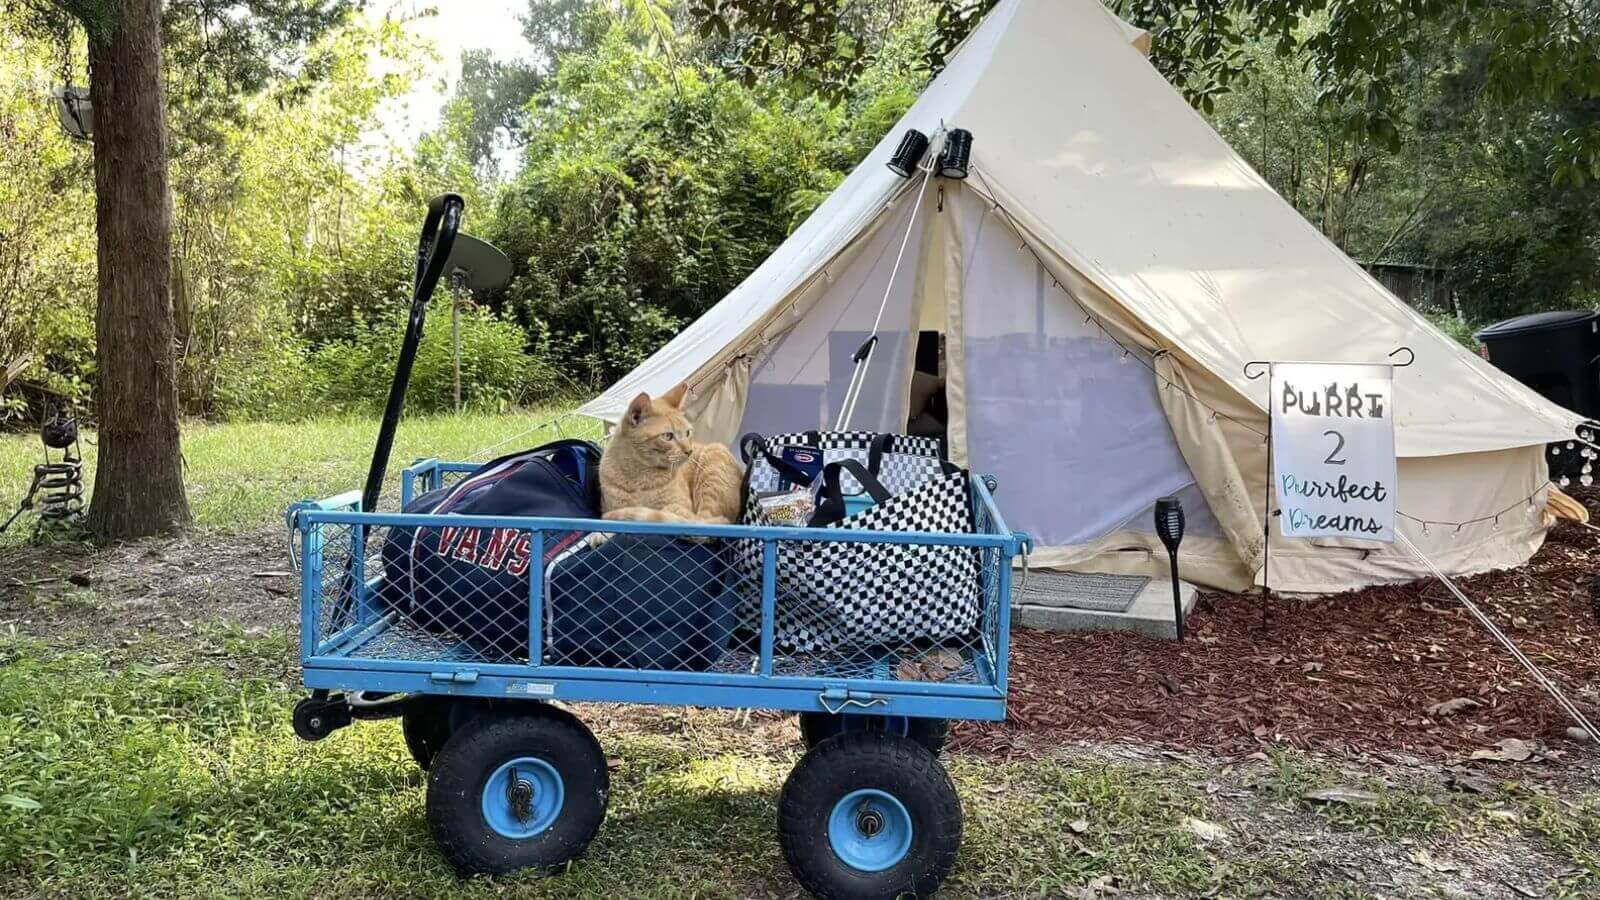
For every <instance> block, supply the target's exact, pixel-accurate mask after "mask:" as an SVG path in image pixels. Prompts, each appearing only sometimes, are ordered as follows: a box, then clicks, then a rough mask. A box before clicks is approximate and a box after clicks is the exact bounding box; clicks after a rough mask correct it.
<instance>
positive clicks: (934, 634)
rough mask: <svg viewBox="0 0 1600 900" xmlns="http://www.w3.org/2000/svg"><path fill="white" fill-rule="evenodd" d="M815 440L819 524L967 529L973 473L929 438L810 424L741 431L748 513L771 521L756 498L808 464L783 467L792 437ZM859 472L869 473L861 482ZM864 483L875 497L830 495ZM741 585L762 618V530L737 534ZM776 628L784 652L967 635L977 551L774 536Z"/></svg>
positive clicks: (975, 604) (746, 607)
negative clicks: (788, 429)
mask: <svg viewBox="0 0 1600 900" xmlns="http://www.w3.org/2000/svg"><path fill="white" fill-rule="evenodd" d="M795 446H799V447H807V448H812V449H816V450H818V451H820V452H821V454H822V456H823V463H824V469H823V473H824V474H823V475H822V476H821V478H819V479H816V480H815V481H816V482H820V483H815V484H813V485H812V486H813V487H814V488H815V489H816V492H817V493H818V494H820V495H822V496H821V498H820V499H821V501H822V502H820V503H819V514H821V515H822V516H823V517H824V518H826V519H827V521H825V522H818V521H817V520H816V519H814V520H813V523H814V525H816V526H817V527H822V528H840V529H846V530H864V531H912V532H929V533H935V534H965V533H970V532H972V530H973V520H972V506H971V498H970V494H969V491H970V490H971V487H970V484H969V476H968V474H967V472H966V471H965V470H963V469H960V468H957V467H956V466H953V465H951V464H950V463H948V462H946V461H944V460H943V459H942V458H941V451H942V449H943V448H942V445H941V443H940V442H939V441H937V440H933V439H929V438H916V437H906V436H903V435H876V434H863V433H858V432H848V433H841V432H820V433H819V432H810V433H805V434H787V435H778V436H776V437H773V438H768V439H763V438H761V437H760V436H759V435H746V436H745V437H744V438H743V439H741V441H740V447H741V450H742V451H743V452H744V454H745V457H746V461H747V462H749V464H750V467H749V470H748V472H747V474H746V476H745V477H746V482H745V487H746V490H745V506H744V518H745V522H746V523H747V524H752V525H769V524H773V523H771V522H770V521H768V520H767V519H766V516H765V515H764V514H763V512H762V510H761V507H760V505H759V504H758V502H757V499H758V498H759V496H760V495H761V494H762V493H764V492H769V491H775V490H778V489H779V488H780V486H781V485H782V483H783V481H784V480H785V479H786V478H787V480H788V481H789V482H790V483H792V484H793V483H800V484H804V480H803V479H804V477H805V476H804V474H803V473H800V472H794V471H792V470H790V471H787V472H786V471H785V469H786V466H785V465H784V459H783V456H782V453H783V450H784V449H785V448H787V447H795ZM863 482H865V483H863ZM863 493H864V494H869V495H870V496H872V498H873V502H872V505H871V506H870V507H868V508H867V509H865V510H863V511H861V512H857V513H855V514H854V515H845V516H843V517H840V516H839V514H838V513H839V511H838V509H837V505H836V504H835V503H830V502H828V500H827V495H829V494H833V495H835V496H837V495H839V494H863ZM735 544H736V546H735V548H734V558H735V565H736V566H737V567H738V569H739V571H740V574H741V576H742V580H743V582H744V584H745V586H746V590H745V591H744V594H745V599H744V601H743V604H742V607H741V613H742V617H743V619H744V621H745V622H746V623H747V624H748V625H749V626H750V627H752V628H754V627H757V626H759V624H760V605H759V604H760V599H759V598H760V584H761V541H758V540H742V541H737V542H735ZM777 556H778V558H777V595H778V596H777V621H776V623H775V638H776V642H777V645H778V647H779V649H780V651H782V652H785V653H838V652H846V653H848V652H851V651H854V650H863V649H867V648H872V647H879V646H891V647H898V646H902V645H905V644H910V643H922V642H935V643H937V642H940V641H946V640H950V639H953V638H960V637H965V636H968V635H970V634H971V632H972V630H973V629H974V628H976V627H977V625H978V620H979V617H980V601H979V587H978V555H977V553H976V551H974V550H973V549H971V548H968V547H952V546H948V545H936V544H921V543H917V544H863V543H844V542H838V541H780V542H779V543H778V545H777Z"/></svg>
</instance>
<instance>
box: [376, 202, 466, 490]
mask: <svg viewBox="0 0 1600 900" xmlns="http://www.w3.org/2000/svg"><path fill="white" fill-rule="evenodd" d="M466 206H467V205H466V201H464V200H462V199H461V197H460V196H459V195H457V194H440V195H439V196H438V197H435V198H434V200H433V202H432V203H430V204H428V218H427V219H426V220H425V221H424V222H423V225H422V237H421V239H420V240H418V242H417V278H416V281H415V283H414V284H413V285H412V293H411V316H410V318H409V319H408V320H407V322H406V337H405V342H404V343H402V344H401V345H400V362H399V364H398V365H397V366H396V367H395V373H394V382H393V383H392V384H391V385H390V386H389V402H388V403H387V404H386V405H385V406H384V409H383V424H382V425H381V426H380V427H379V429H378V443H377V446H376V447H374V448H373V450H372V467H371V468H370V469H368V470H367V486H366V490H364V491H362V493H361V510H362V511H363V512H372V511H374V510H376V509H377V508H378V495H379V494H380V493H382V492H383V477H384V474H385V472H386V471H387V469H388V468H389V452H390V451H391V450H392V449H393V448H394V433H395V429H396V428H397V427H398V426H399V424H400V412H401V410H402V409H404V408H405V404H406V388H407V387H408V386H409V385H410V383H411V368H412V365H413V364H414V363H416V361H417V347H418V345H419V344H421V343H422V323H423V320H424V319H425V318H426V316H427V312H428V301H429V300H430V299H432V298H433V290H434V288H435V287H437V286H438V284H439V278H440V277H441V276H442V275H443V274H444V267H445V264H446V263H447V262H449V260H450V249H451V248H452V247H454V246H455V242H456V234H457V233H458V232H459V231H460V230H461V216H462V213H464V212H465V211H466Z"/></svg>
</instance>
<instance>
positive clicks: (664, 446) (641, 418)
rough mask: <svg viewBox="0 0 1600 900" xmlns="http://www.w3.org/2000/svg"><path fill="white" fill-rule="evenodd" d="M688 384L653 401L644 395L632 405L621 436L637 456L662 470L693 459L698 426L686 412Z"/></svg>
mask: <svg viewBox="0 0 1600 900" xmlns="http://www.w3.org/2000/svg"><path fill="white" fill-rule="evenodd" d="M685 393H687V387H686V386H685V385H681V384H680V385H678V386H677V387H675V388H673V389H672V390H670V391H668V392H666V393H665V394H663V395H661V396H660V397H658V398H656V399H654V400H652V399H651V398H650V395H649V394H640V395H639V396H637V397H635V398H633V402H632V403H630V404H628V412H627V414H625V415H624V416H623V417H622V423H621V425H620V426H619V428H618V431H617V439H618V440H621V441H626V442H627V443H628V445H629V446H630V447H631V448H632V449H633V453H634V458H635V459H639V460H641V461H644V462H645V463H646V464H648V465H651V466H654V467H656V468H661V469H674V468H677V467H678V466H681V465H683V464H684V463H685V462H688V460H689V453H690V451H691V450H693V448H694V428H693V426H691V425H690V424H689V420H688V419H687V418H686V417H685V416H684V414H683V409H682V405H683V396H684V394H685Z"/></svg>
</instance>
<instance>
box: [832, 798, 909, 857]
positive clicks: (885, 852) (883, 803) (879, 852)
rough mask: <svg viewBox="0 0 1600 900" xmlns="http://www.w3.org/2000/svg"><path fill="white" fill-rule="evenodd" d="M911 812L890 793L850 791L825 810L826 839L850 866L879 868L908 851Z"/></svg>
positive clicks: (835, 853) (836, 853)
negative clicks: (826, 814) (826, 815)
mask: <svg viewBox="0 0 1600 900" xmlns="http://www.w3.org/2000/svg"><path fill="white" fill-rule="evenodd" d="M911 834H912V827H911V814H910V813H908V812H906V807H905V804H903V803H901V802H900V801H899V800H896V799H895V797H894V795H893V794H890V793H887V792H885V791H880V790H875V789H873V788H865V789H862V790H859V791H852V792H851V793H849V794H846V795H845V796H844V799H842V800H840V801H839V802H838V803H835V804H834V806H833V812H831V813H829V814H828V843H829V844H830V845H832V847H833V852H834V855H836V856H838V857H839V859H840V861H842V862H843V863H844V864H845V865H847V866H849V867H850V868H852V869H856V870H857V871H861V872H882V871H883V870H884V869H889V868H893V867H894V866H895V865H897V864H898V863H899V862H900V861H901V860H903V859H905V858H906V854H907V853H910V852H911Z"/></svg>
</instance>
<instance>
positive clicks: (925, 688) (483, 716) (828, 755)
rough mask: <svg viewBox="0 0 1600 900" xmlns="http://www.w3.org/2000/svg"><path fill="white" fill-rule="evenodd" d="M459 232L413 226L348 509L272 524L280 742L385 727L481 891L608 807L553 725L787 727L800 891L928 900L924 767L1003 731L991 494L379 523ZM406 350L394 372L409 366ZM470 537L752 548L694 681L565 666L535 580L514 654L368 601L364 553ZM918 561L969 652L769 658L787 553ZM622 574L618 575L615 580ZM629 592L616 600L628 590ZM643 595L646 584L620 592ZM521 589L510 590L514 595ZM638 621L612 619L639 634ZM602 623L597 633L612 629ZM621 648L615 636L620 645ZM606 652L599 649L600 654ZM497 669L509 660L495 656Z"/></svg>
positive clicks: (409, 479) (379, 572)
mask: <svg viewBox="0 0 1600 900" xmlns="http://www.w3.org/2000/svg"><path fill="white" fill-rule="evenodd" d="M460 214H461V205H460V201H459V200H458V199H456V198H453V197H449V196H447V197H444V198H440V199H439V200H436V201H435V202H434V204H433V207H432V208H431V209H430V214H429V224H428V226H427V227H425V229H424V235H423V241H422V243H421V245H420V248H419V254H418V278H417V286H416V287H417V291H416V296H415V297H414V300H413V316H412V325H411V328H410V329H408V334H407V342H406V344H405V345H403V347H402V357H401V366H400V372H399V373H398V374H397V376H396V382H395V389H394V391H392V392H391V397H390V413H391V415H388V416H386V418H385V424H384V430H383V433H382V434H381V435H380V438H379V442H378V452H377V453H376V454H375V458H374V464H373V472H372V477H369V481H368V486H367V490H366V491H365V492H354V491H353V492H351V493H348V494H342V495H340V496H337V497H333V498H329V499H326V500H322V501H317V502H305V503H300V504H296V505H295V506H293V507H291V508H290V510H289V512H288V525H289V527H290V529H291V532H292V544H293V546H294V548H295V552H296V555H297V557H298V562H299V596H300V607H301V609H300V626H301V628H300V657H301V664H302V667H303V670H304V682H305V685H306V687H307V688H309V689H311V691H312V694H311V696H310V697H308V698H307V699H305V700H302V701H301V703H300V704H299V705H298V706H297V707H296V710H295V728H296V732H297V733H298V734H300V735H301V736H302V737H304V738H306V739H308V740H320V739H322V738H325V737H327V736H328V735H330V734H331V733H333V732H334V731H335V730H337V729H338V728H340V727H342V726H344V725H347V724H349V723H350V722H351V721H352V720H353V719H375V718H388V717H396V718H399V719H400V720H401V725H402V728H403V730H404V733H405V737H406V743H407V746H408V747H409V748H410V749H411V751H412V754H413V756H414V757H415V758H416V761H417V762H418V764H419V765H421V766H422V767H423V768H424V769H427V770H428V772H429V779H428V795H427V809H428V820H429V826H430V828H431V830H432V831H433V833H434V836H435V838H436V839H437V840H438V842H439V844H440V847H441V849H442V850H443V851H444V853H445V855H446V857H447V858H448V859H449V860H450V861H451V862H452V863H453V864H454V865H455V866H456V867H457V868H458V869H460V870H462V871H463V872H466V873H472V874H479V873H484V874H493V873H500V872H506V871H510V870H513V869H518V868H524V867H554V866H557V865H560V864H562V863H564V862H566V861H568V860H570V859H572V858H573V857H575V856H577V855H579V854H580V853H582V851H583V850H584V849H585V847H586V846H587V845H588V843H589V842H590V840H591V839H592V838H593V837H594V835H595V834H596V832H597V831H598V829H599V827H600V824H601V821H602V819H603V817H604V813H605V806H606V798H607V793H608V791H609V789H610V784H609V774H608V768H607V765H606V758H605V755H604V753H603V752H602V751H601V748H600V745H599V742H598V741H597V740H596V739H595V737H594V735H593V734H592V733H591V732H590V731H589V730H588V729H587V728H586V727H585V726H584V725H583V724H582V723H581V722H580V721H579V720H578V718H577V717H576V716H575V715H574V714H573V712H572V710H571V709H570V708H569V707H568V706H567V704H571V703H585V702H614V703H639V704H659V705H677V706H700V707H724V708H757V709H769V710H787V711H792V712H796V713H799V714H800V716H801V731H802V734H803V736H804V737H805V740H806V743H807V745H808V747H809V748H810V749H809V750H808V752H807V753H806V755H805V756H804V757H803V758H802V759H801V761H800V762H799V763H798V764H797V765H796V767H795V770H794V772H793V773H792V774H791V775H790V777H789V779H788V782H787V783H786V785H785V787H784V790H783V793H782V796H781V798H780V804H779V805H780V810H779V817H778V824H779V834H780V841H781V843H782V845H783V849H784V853H785V856H786V858H787V859H788V861H789V863H790V866H791V868H793V869H794V871H795V874H796V876H797V877H798V878H799V879H800V881H801V883H802V884H803V885H804V886H805V887H806V888H807V889H809V890H811V891H812V892H813V893H816V894H818V895H820V896H841V897H879V896H887V897H892V896H898V895H901V894H904V893H908V892H909V893H913V894H928V893H931V892H932V891H933V890H935V889H936V888H937V886H938V884H939V883H940V882H941V881H942V880H943V878H944V877H945V876H946V875H947V874H948V872H949V871H950V868H951V866H952V865H953V864H954V859H955V854H956V849H957V847H958V846H959V843H960V834H961V814H960V804H959V799H958V797H957V795H956V793H955V789H954V787H953V785H952V784H951V782H950V779H949V777H948V775H947V774H946V773H945V771H944V768H943V766H942V765H941V764H940V762H939V761H938V758H937V753H938V751H939V749H940V747H941V746H942V744H943V739H944V727H945V726H944V722H945V720H948V719H976V720H991V721H994V720H999V719H1002V718H1004V716H1005V711H1006V691H1007V678H1006V669H1007V661H1008V658H1009V639H1010V604H1009V602H1008V600H1009V597H1010V594H1011V577H1012V562H1013V559H1014V558H1015V557H1017V556H1018V555H1019V554H1024V553H1026V552H1027V550H1028V549H1029V539H1028V538H1027V537H1026V536H1025V535H1022V534H1017V533H1013V532H1011V531H1010V530H1008V529H1007V528H1006V525H1005V522H1004V519H1003V518H1002V516H1001V515H1000V511H999V509H998V508H997V507H996V505H995V501H994V495H993V492H994V490H995V485H994V484H993V482H992V481H991V480H987V479H984V478H974V479H972V484H971V491H970V496H971V503H972V511H973V521H974V523H975V526H976V527H975V529H974V533H971V534H922V533H892V532H870V531H849V530H839V529H798V528H757V527H748V526H738V525H723V526H714V525H687V524H652V523H635V522H611V521H606V522H601V521H593V520H583V519H547V518H529V517H517V516H511V517H474V516H459V515H445V516H438V515H412V514H405V513H388V512H376V511H371V510H374V509H375V508H376V506H377V504H376V499H377V496H378V490H377V489H378V488H379V487H381V482H382V477H383V469H384V468H385V467H386V465H387V456H388V447H389V445H390V443H391V441H392V438H393V432H394V426H395V423H396V421H397V419H398V413H399V408H400V405H401V404H402V403H403V398H404V392H405V381H406V380H407V377H408V375H409V369H410V365H409V363H410V357H411V356H412V355H413V354H414V350H415V342H414V341H413V337H415V338H418V339H420V332H421V324H422V309H423V308H424V307H425V306H426V302H427V299H428V297H429V296H430V295H431V293H432V288H433V282H436V281H437V278H438V274H437V272H438V270H440V269H442V260H441V259H439V258H438V257H441V256H448V252H449V241H450V240H451V239H453V236H454V232H455V229H456V227H457V226H458V225H459V220H460ZM408 349H409V352H408ZM476 468H477V466H475V465H471V464H463V463H445V462H439V461H437V460H428V461H424V462H421V463H418V464H416V465H414V466H412V467H411V468H409V469H407V470H405V472H404V473H403V476H402V484H401V492H402V505H404V504H405V502H408V501H409V500H410V499H411V498H412V497H413V495H415V494H417V493H419V492H426V491H430V490H436V489H438V488H441V487H443V486H445V485H447V484H449V483H450V482H451V481H452V480H454V479H458V478H460V477H461V476H462V475H463V474H465V473H467V472H470V471H473V470H474V469H476ZM446 528H449V529H479V530H481V531H482V532H483V533H491V532H493V533H497V534H499V535H501V540H502V541H503V540H504V539H505V535H506V533H507V532H512V533H514V543H516V544H517V545H519V546H520V545H521V544H522V542H523V541H526V547H527V551H526V554H525V556H526V558H527V559H529V560H532V561H534V562H537V561H540V560H543V559H545V558H546V556H547V554H546V553H545V550H546V549H547V548H550V547H554V546H556V545H557V544H558V543H563V544H564V543H571V542H572V536H573V535H575V534H587V533H591V532H604V533H610V534H614V535H615V537H613V538H612V540H615V541H624V540H632V541H637V542H641V544H646V545H649V544H651V542H654V544H653V545H654V546H664V545H666V544H670V543H672V542H684V541H693V542H696V543H697V544H699V545H701V546H706V547H713V548H714V547H717V546H721V545H725V544H727V543H728V542H733V541H754V542H759V545H760V547H761V550H762V562H763V565H762V571H761V575H760V578H759V579H755V578H749V577H745V578H741V579H740V580H739V583H738V585H737V587H736V589H735V593H736V594H737V596H738V597H739V602H740V604H741V607H742V609H743V614H742V615H741V617H740V624H739V627H738V628H736V629H734V630H733V631H731V632H728V633H726V634H725V635H724V634H719V635H718V638H719V640H721V639H723V638H725V640H724V641H723V643H722V644H721V645H720V646H719V647H718V648H717V651H716V653H715V655H714V657H711V658H708V659H707V660H706V664H705V665H699V666H694V667H692V668H685V667H683V666H674V665H665V664H663V665H660V666H651V665H641V666H597V665H593V664H575V663H577V660H575V659H572V658H569V657H567V656H565V655H564V654H563V651H562V650H561V647H560V646H559V645H558V641H557V640H556V638H557V633H556V631H555V630H554V629H555V628H556V622H557V614H558V613H559V612H560V610H559V609H558V608H556V607H557V606H558V604H559V600H558V599H557V595H556V594H553V593H552V591H551V586H550V584H549V583H548V577H547V576H548V572H547V568H546V566H544V565H540V564H529V565H527V566H526V574H525V582H526V594H525V602H526V615H525V616H522V615H521V611H522V607H521V604H522V602H523V599H522V596H523V595H521V593H520V590H521V589H520V587H519V592H518V596H517V598H516V603H517V604H518V606H517V611H518V616H517V617H516V620H517V627H518V628H519V629H521V628H525V633H518V634H517V635H515V637H516V638H517V639H516V640H515V641H512V642H505V641H499V642H485V641H482V640H475V639H474V638H477V637H481V635H474V634H455V633H451V632H450V631H448V630H443V629H439V628H428V627H424V626H425V625H426V623H419V622H417V621H414V619H413V617H408V616H407V615H406V614H405V613H404V611H403V610H402V609H398V608H397V607H396V605H395V604H394V602H393V601H392V598H385V597H382V596H380V593H381V591H382V590H383V582H384V578H385V563H384V560H383V557H382V554H381V548H382V546H383V544H384V542H385V540H386V539H388V538H389V536H390V535H391V534H392V533H395V532H396V531H397V530H409V531H411V532H412V533H422V532H424V531H426V530H429V529H435V530H438V529H446ZM815 541H849V542H863V543H872V544H935V545H945V546H957V547H962V548H966V549H968V550H970V552H971V553H972V554H974V556H975V558H976V560H977V562H978V573H979V574H978V579H977V583H976V585H975V586H974V588H973V590H974V596H973V597H971V598H970V601H971V602H972V603H974V604H976V605H977V607H978V609H979V616H978V624H977V625H976V627H975V628H974V629H973V630H972V631H971V633H970V634H966V635H963V636H961V637H959V638H957V639H953V640H943V641H938V642H928V641H921V642H918V641H911V642H907V643H905V644H903V645H898V646H894V645H879V646H873V647H841V648H835V649H830V650H827V651H822V652H818V651H812V652H807V653H803V654H802V653H797V652H790V651H786V649H785V647H784V646H783V645H782V643H781V641H780V639H779V638H778V636H777V634H776V633H775V623H776V622H777V621H778V615H779V612H780V605H781V604H784V603H785V602H788V601H787V600H786V599H785V598H784V596H783V595H782V592H781V591H780V589H779V579H778V572H777V560H778V556H779V554H778V552H777V550H778V547H779V545H780V544H782V543H785V542H815ZM625 574H626V573H621V572H619V573H616V575H617V577H622V576H624V575H625ZM630 583H633V582H630ZM638 583H641V584H643V583H646V582H638ZM519 584H520V582H519ZM637 609H638V607H632V606H630V607H628V608H627V609H626V610H624V609H622V608H620V607H619V608H618V610H617V615H618V616H625V615H630V614H631V615H638V612H637ZM617 624H618V623H612V625H613V626H615V625H617ZM620 624H621V625H622V626H626V625H627V623H626V622H622V623H620ZM608 633H609V632H608ZM508 647H509V648H514V649H506V648H508Z"/></svg>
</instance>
